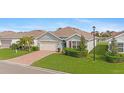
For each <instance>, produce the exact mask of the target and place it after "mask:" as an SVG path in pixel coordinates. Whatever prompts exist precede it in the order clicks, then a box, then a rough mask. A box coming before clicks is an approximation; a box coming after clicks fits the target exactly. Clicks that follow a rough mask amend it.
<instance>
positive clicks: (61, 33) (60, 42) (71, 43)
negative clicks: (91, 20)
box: [0, 27, 93, 51]
mask: <svg viewBox="0 0 124 93" xmlns="http://www.w3.org/2000/svg"><path fill="white" fill-rule="evenodd" d="M81 35H83V36H84V37H85V39H86V41H87V49H88V51H91V50H92V49H93V36H92V35H91V33H88V32H86V31H82V30H80V29H77V28H73V27H65V28H59V29H58V30H56V31H50V32H47V31H43V30H34V31H29V32H13V31H6V32H0V47H1V48H8V47H10V46H11V44H13V43H16V42H17V41H19V39H20V38H22V37H23V36H33V37H34V46H38V47H39V48H40V50H51V51H57V49H58V48H60V49H62V48H63V47H68V48H78V47H79V45H80V37H81Z"/></svg>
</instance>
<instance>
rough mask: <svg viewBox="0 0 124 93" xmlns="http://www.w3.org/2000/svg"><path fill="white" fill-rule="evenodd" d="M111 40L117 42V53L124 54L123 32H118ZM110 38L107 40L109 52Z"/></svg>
mask: <svg viewBox="0 0 124 93" xmlns="http://www.w3.org/2000/svg"><path fill="white" fill-rule="evenodd" d="M112 38H115V39H116V41H117V47H118V52H120V53H124V32H120V33H118V34H116V35H114V36H113V37H112ZM112 38H110V39H109V40H107V42H108V44H109V50H110V44H111V41H112Z"/></svg>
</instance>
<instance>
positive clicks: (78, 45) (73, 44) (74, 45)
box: [69, 41, 80, 48]
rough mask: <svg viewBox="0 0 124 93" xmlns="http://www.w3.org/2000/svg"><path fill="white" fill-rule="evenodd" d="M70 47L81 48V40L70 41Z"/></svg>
mask: <svg viewBox="0 0 124 93" xmlns="http://www.w3.org/2000/svg"><path fill="white" fill-rule="evenodd" d="M69 47H70V48H79V47H80V41H69Z"/></svg>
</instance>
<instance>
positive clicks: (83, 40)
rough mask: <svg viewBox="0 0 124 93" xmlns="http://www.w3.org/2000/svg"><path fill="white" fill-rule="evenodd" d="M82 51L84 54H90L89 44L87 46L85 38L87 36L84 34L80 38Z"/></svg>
mask: <svg viewBox="0 0 124 93" xmlns="http://www.w3.org/2000/svg"><path fill="white" fill-rule="evenodd" d="M80 39H81V40H80V47H79V49H80V51H81V53H82V55H83V56H87V54H88V51H87V46H86V40H85V37H84V36H83V35H81V38H80Z"/></svg>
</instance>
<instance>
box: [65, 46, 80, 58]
mask: <svg viewBox="0 0 124 93" xmlns="http://www.w3.org/2000/svg"><path fill="white" fill-rule="evenodd" d="M64 54H65V55H69V56H73V57H81V52H80V51H78V50H76V49H72V48H64Z"/></svg>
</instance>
